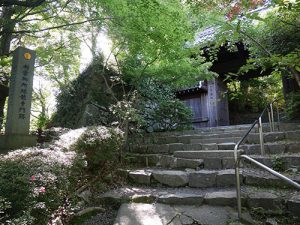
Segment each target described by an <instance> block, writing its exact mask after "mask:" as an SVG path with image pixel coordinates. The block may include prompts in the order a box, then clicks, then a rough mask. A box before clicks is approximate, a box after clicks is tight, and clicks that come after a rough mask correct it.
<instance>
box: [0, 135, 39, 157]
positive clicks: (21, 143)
mask: <svg viewBox="0 0 300 225" xmlns="http://www.w3.org/2000/svg"><path fill="white" fill-rule="evenodd" d="M36 143H37V137H36V136H33V135H25V134H5V135H1V136H0V153H6V152H8V150H14V149H21V148H24V147H33V146H35V145H36Z"/></svg>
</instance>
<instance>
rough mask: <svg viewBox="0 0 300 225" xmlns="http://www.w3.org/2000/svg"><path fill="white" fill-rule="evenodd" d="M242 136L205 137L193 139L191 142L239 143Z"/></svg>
mask: <svg viewBox="0 0 300 225" xmlns="http://www.w3.org/2000/svg"><path fill="white" fill-rule="evenodd" d="M239 140H241V137H226V138H205V139H191V141H190V143H191V144H219V143H226V142H234V143H237V142H238V141H239Z"/></svg>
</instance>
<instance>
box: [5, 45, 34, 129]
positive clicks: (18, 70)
mask: <svg viewBox="0 0 300 225" xmlns="http://www.w3.org/2000/svg"><path fill="white" fill-rule="evenodd" d="M35 57H36V54H35V52H34V51H32V50H29V49H26V48H24V47H18V48H17V49H16V50H15V52H14V55H13V63H12V74H11V80H10V86H9V99H8V111H7V121H6V127H5V134H6V135H10V134H24V135H28V133H29V126H30V111H31V98H32V85H33V71H34V63H35Z"/></svg>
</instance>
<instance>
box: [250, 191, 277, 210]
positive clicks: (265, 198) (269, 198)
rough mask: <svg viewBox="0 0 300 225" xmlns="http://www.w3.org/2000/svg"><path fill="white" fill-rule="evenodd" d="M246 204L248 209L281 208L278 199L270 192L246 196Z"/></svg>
mask: <svg viewBox="0 0 300 225" xmlns="http://www.w3.org/2000/svg"><path fill="white" fill-rule="evenodd" d="M247 203H248V206H249V207H253V208H258V207H262V208H264V209H270V210H272V211H273V210H277V209H281V208H282V203H281V201H280V199H279V198H278V197H277V196H276V195H275V194H272V193H270V192H256V193H252V194H249V195H248V199H247Z"/></svg>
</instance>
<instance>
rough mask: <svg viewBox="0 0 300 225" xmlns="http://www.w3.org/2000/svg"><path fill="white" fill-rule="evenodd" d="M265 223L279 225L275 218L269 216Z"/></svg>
mask: <svg viewBox="0 0 300 225" xmlns="http://www.w3.org/2000/svg"><path fill="white" fill-rule="evenodd" d="M265 225H278V223H277V222H276V220H275V219H273V218H268V219H267V220H266V223H265Z"/></svg>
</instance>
